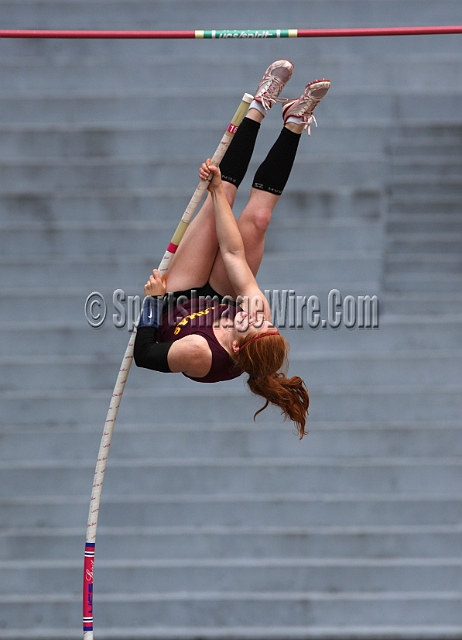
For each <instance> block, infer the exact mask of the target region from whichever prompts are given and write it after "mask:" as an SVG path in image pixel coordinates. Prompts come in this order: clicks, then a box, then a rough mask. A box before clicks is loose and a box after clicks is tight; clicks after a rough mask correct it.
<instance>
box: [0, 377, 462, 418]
mask: <svg viewBox="0 0 462 640" xmlns="http://www.w3.org/2000/svg"><path fill="white" fill-rule="evenodd" d="M293 373H295V374H296V373H297V369H296V368H295V367H293ZM151 379H152V387H151V388H149V389H145V390H142V389H140V390H135V389H128V390H127V391H126V392H125V394H124V401H123V403H122V406H121V410H120V415H119V420H125V421H132V422H148V421H149V420H150V419H152V402H153V398H154V397H155V380H156V376H155V374H154V373H153V374H152V375H151ZM305 382H306V383H307V385H308V388H309V390H310V394H311V406H310V415H311V417H312V418H313V419H314V420H316V419H317V420H320V419H324V420H329V421H334V422H335V421H339V420H341V419H344V417H345V416H346V415H349V416H350V417H351V418H352V419H353V420H357V421H365V420H367V419H373V420H378V421H385V420H390V421H392V422H396V421H398V422H399V421H402V420H405V421H415V420H431V421H437V420H456V419H457V418H458V417H460V411H461V401H460V393H461V388H460V384H458V383H457V382H452V383H448V384H446V385H442V384H440V385H438V386H437V387H435V386H433V385H418V383H416V384H415V385H412V386H411V385H409V386H399V387H395V386H372V387H364V386H351V387H346V386H345V385H342V386H334V385H331V386H329V387H316V386H315V385H316V375H315V373H313V376H312V377H310V378H308V379H307V380H306V381H305ZM191 385H192V383H191ZM239 385H242V386H239ZM243 385H244V382H243V380H241V379H239V380H238V381H237V383H236V384H235V385H232V386H231V385H228V386H227V391H226V393H221V390H218V389H216V390H215V392H214V394H213V395H211V394H210V393H209V392H208V391H204V390H202V389H199V388H198V387H197V384H196V386H194V387H193V386H190V387H188V390H187V391H188V395H186V390H185V391H184V392H183V393H182V396H181V397H178V395H177V394H175V402H173V403H172V402H170V404H169V406H166V405H164V406H162V407H159V410H158V411H157V413H156V419H158V420H164V421H178V422H181V421H182V420H184V416H185V415H188V419H189V420H192V421H194V422H196V421H198V420H201V419H202V420H203V421H204V422H205V423H209V422H215V421H216V420H217V419H218V417H219V416H224V415H226V416H229V417H230V418H232V419H234V420H235V419H236V417H235V416H236V410H237V405H239V407H240V410H241V412H242V413H243V414H245V416H249V420H251V418H252V416H253V415H254V413H255V412H256V411H257V410H258V409H260V408H261V406H262V403H261V402H258V401H257V400H256V398H252V397H250V395H248V394H249V392H248V391H245V390H244V389H243ZM108 391H110V390H106V391H105V392H103V391H93V390H87V391H84V390H76V391H73V392H71V391H68V390H54V389H51V390H47V391H44V390H43V391H37V392H34V393H32V392H29V393H26V392H17V391H9V392H3V393H2V403H3V407H4V416H5V417H4V419H5V420H6V422H7V423H8V424H20V425H24V424H29V423H30V422H31V421H33V420H34V416H36V415H37V412H40V417H41V421H43V422H46V423H48V424H50V425H56V424H60V423H63V422H64V423H69V422H72V421H73V420H75V419H76V416H78V420H79V422H80V421H81V422H84V423H90V422H92V421H94V420H95V417H96V418H97V417H98V416H100V419H101V421H103V420H104V418H105V416H106V413H107V410H108V406H109V399H110V398H108ZM198 393H200V396H199V395H198ZM166 395H167V392H166V391H165V392H164V396H166ZM192 397H194V399H195V402H192ZM199 398H200V403H201V404H202V406H199V404H200V403H199ZM266 414H267V418H266V419H271V420H272V421H273V422H274V421H277V420H278V418H279V419H280V420H281V422H282V419H281V418H280V417H279V415H278V412H277V411H276V409H267V410H266ZM257 420H258V421H259V420H262V421H264V420H265V418H261V417H258V418H257ZM286 428H287V429H288V430H290V429H291V427H290V426H289V425H287V427H286Z"/></svg>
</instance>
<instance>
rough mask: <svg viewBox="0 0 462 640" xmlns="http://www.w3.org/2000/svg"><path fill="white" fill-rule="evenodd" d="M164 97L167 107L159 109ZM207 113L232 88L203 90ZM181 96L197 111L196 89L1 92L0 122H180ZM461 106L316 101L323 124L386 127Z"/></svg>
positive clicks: (459, 96) (365, 96)
mask: <svg viewBox="0 0 462 640" xmlns="http://www.w3.org/2000/svg"><path fill="white" fill-rule="evenodd" d="M169 98H176V99H170V100H169V101H168V109H166V107H165V103H166V100H167V99H169ZM208 98H209V102H207V116H208V118H210V119H212V120H217V119H218V118H223V114H225V113H228V111H229V109H230V105H231V104H238V103H239V100H240V98H241V95H239V94H238V93H237V92H236V91H235V90H229V89H228V90H224V89H220V90H216V89H215V90H213V91H209V92H208ZM184 99H187V100H188V109H189V110H190V111H191V112H194V113H201V111H202V109H203V100H204V99H203V97H202V95H200V94H199V93H196V94H195V95H194V94H193V95H191V92H190V91H188V90H184V93H183V94H179V93H178V90H177V89H175V90H170V91H169V92H168V93H167V92H163V95H162V97H160V96H159V95H158V94H157V93H156V92H154V91H152V90H150V89H144V90H142V91H138V92H132V93H131V95H130V96H129V97H126V96H125V95H124V94H123V93H114V92H107V93H106V95H103V94H102V92H99V91H98V92H97V91H94V92H91V91H88V92H87V93H86V94H79V95H78V96H68V95H67V94H66V92H57V93H55V94H51V93H49V94H43V93H35V94H34V93H29V94H23V95H21V96H20V97H19V96H18V97H16V96H15V95H12V96H10V97H7V96H5V95H3V99H2V101H1V103H0V120H1V121H2V123H3V124H13V123H17V124H19V123H23V124H27V125H30V124H38V123H41V124H56V123H60V124H61V123H75V122H84V123H87V124H94V125H95V124H99V125H102V124H104V125H107V124H108V123H114V122H117V123H122V122H138V121H144V122H150V121H152V120H153V119H155V120H156V121H158V122H172V120H179V121H182V120H183V118H184V106H183V103H184ZM461 105H462V93H461V92H459V91H457V89H456V88H455V87H452V88H451V92H447V93H445V95H444V99H442V98H441V96H440V95H439V94H438V95H431V96H429V95H428V93H424V92H419V91H413V92H407V93H400V94H399V95H394V94H392V93H391V92H390V91H388V90H386V91H384V90H381V91H380V90H378V89H377V90H367V89H366V88H364V89H363V90H362V95H361V100H358V96H357V91H352V92H350V91H347V90H346V89H345V90H343V91H340V90H339V91H337V92H332V94H329V99H328V100H326V101H325V103H324V102H323V103H322V110H323V126H325V127H326V128H327V127H328V125H329V121H330V120H335V121H337V120H340V121H345V120H348V119H356V120H358V119H361V118H366V119H370V116H371V113H372V114H374V117H375V119H376V121H381V122H383V121H385V122H386V123H387V124H389V125H391V124H392V123H393V121H394V118H395V114H396V113H397V112H399V114H400V117H401V118H402V119H403V120H418V121H425V120H433V119H434V117H435V113H438V118H439V120H440V121H441V122H446V123H457V122H458V119H459V114H460V111H461Z"/></svg>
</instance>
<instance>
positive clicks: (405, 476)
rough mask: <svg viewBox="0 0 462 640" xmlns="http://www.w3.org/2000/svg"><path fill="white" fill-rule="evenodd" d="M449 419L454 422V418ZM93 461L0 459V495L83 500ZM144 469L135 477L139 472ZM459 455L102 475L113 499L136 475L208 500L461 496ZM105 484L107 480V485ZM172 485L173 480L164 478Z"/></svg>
mask: <svg viewBox="0 0 462 640" xmlns="http://www.w3.org/2000/svg"><path fill="white" fill-rule="evenodd" d="M454 419H455V418H454ZM94 466H95V463H94V462H93V463H92V462H88V461H82V460H74V461H70V460H65V461H57V460H54V459H52V460H37V461H16V460H13V461H2V462H1V463H0V479H1V489H0V491H1V495H2V496H4V497H6V496H8V497H9V498H14V497H20V496H22V495H29V496H31V497H32V496H40V495H43V493H53V491H54V492H55V493H58V491H59V487H63V488H65V491H66V495H82V494H83V495H84V494H85V493H86V490H87V487H88V478H89V477H90V478H91V473H92V470H94ZM144 469H146V470H149V471H148V472H144V473H142V472H143V470H144ZM461 469H462V457H460V456H459V457H457V456H453V457H442V458H436V457H430V458H424V457H422V456H416V457H409V458H407V457H399V458H394V457H384V458H380V457H374V458H372V457H371V458H367V459H364V458H343V459H339V458H312V459H309V460H299V459H293V458H259V459H250V460H249V459H246V458H229V459H223V458H222V459H220V460H210V459H203V460H199V459H191V460H187V459H182V460H178V459H169V458H165V459H163V460H160V459H154V458H143V459H139V458H135V459H132V460H129V459H120V458H119V459H117V458H114V457H112V459H111V464H110V468H108V470H107V471H106V478H107V484H108V485H110V486H111V487H112V491H113V492H114V491H117V493H121V492H124V491H127V490H129V488H130V487H134V486H137V483H138V482H139V478H140V475H141V474H142V477H143V491H145V492H147V493H149V492H160V493H163V494H164V495H171V496H175V495H178V494H181V495H191V494H197V493H203V494H204V493H205V494H207V493H208V494H216V493H217V492H221V493H237V492H240V493H242V492H245V491H249V492H250V493H258V492H262V493H264V491H262V488H265V489H266V490H267V488H268V487H269V486H273V487H277V489H278V491H280V492H287V493H289V492H290V491H291V490H292V489H293V488H294V487H300V486H301V485H302V484H303V483H305V485H306V486H309V487H310V490H312V491H314V492H318V493H319V492H320V491H326V492H331V493H340V492H345V493H353V494H354V493H364V491H363V487H365V486H367V487H368V492H369V493H392V494H393V493H396V492H403V493H410V494H412V493H419V491H420V488H421V487H423V486H426V487H428V489H427V491H428V494H429V495H433V496H435V495H439V494H442V493H444V492H445V490H446V488H447V487H451V490H452V491H453V492H455V493H456V492H458V491H461V486H462V480H461ZM109 478H110V479H109ZM172 478H174V479H175V481H173V480H172Z"/></svg>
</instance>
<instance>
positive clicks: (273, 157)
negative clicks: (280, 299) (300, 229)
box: [134, 60, 330, 438]
mask: <svg viewBox="0 0 462 640" xmlns="http://www.w3.org/2000/svg"><path fill="white" fill-rule="evenodd" d="M292 70H293V65H292V63H291V62H290V61H288V60H277V61H276V62H274V63H273V64H272V65H270V66H269V67H268V69H267V70H266V72H265V74H264V76H263V78H262V80H261V81H260V83H259V85H258V88H257V91H256V93H255V98H254V101H253V102H252V104H251V105H250V108H249V111H248V114H247V117H246V118H244V120H243V121H242V123H241V125H240V126H239V129H238V130H237V132H236V134H235V136H234V139H233V140H232V142H231V144H230V146H229V148H228V150H227V152H226V154H225V156H224V158H223V160H222V161H221V165H220V168H218V167H214V166H212V165H211V164H210V160H207V161H206V162H204V163H203V164H202V166H201V168H200V170H199V176H200V178H201V180H208V181H209V186H208V191H209V194H208V196H207V199H206V201H205V203H204V205H203V206H202V208H201V210H200V211H199V213H198V214H197V216H196V217H195V219H194V220H193V221H192V223H191V224H190V226H189V228H188V229H187V231H186V233H185V236H184V238H183V240H182V242H181V244H180V246H179V247H178V251H177V252H176V254H175V256H174V257H173V259H172V262H171V266H170V267H169V270H168V274H167V277H166V280H165V281H163V280H162V279H161V277H160V275H159V272H158V271H157V269H155V270H154V271H153V272H152V275H151V276H150V277H149V280H148V281H147V283H146V285H145V287H144V293H145V296H147V297H146V298H145V301H144V304H143V310H142V314H141V319H140V323H139V326H138V330H137V335H136V341H135V346H134V357H135V363H136V364H137V366H139V367H145V368H147V369H153V370H155V371H161V372H165V373H169V372H174V373H177V372H181V373H183V374H184V375H185V376H187V377H189V378H191V379H192V380H195V381H197V382H204V383H211V382H219V381H222V380H231V379H233V378H236V377H238V376H240V375H241V374H242V373H244V372H245V373H247V374H248V380H247V384H248V386H249V388H250V390H251V391H252V392H253V393H255V394H257V395H259V396H261V397H262V398H263V399H264V400H265V404H264V406H263V407H262V408H261V409H260V410H259V411H257V412H256V414H255V416H256V415H257V414H258V413H260V411H263V410H264V409H266V407H267V406H268V404H269V403H271V404H273V405H275V406H277V407H279V408H280V409H281V412H282V414H283V416H284V417H285V418H289V419H290V420H292V421H293V422H294V423H295V425H296V427H297V430H298V433H299V435H300V438H302V437H303V436H304V434H305V423H306V416H307V413H308V405H309V396H308V391H307V388H306V386H305V383H304V382H303V380H302V379H301V378H299V377H298V376H293V377H291V378H288V377H286V375H285V373H284V372H283V369H285V367H286V366H287V358H288V351H289V344H288V343H287V341H286V340H285V339H284V338H283V337H282V336H281V335H280V333H279V331H278V330H277V329H276V328H275V327H274V325H273V324H272V322H271V311H270V307H269V304H268V301H267V300H266V298H265V296H264V294H263V293H262V291H261V290H260V288H259V286H258V284H257V282H256V279H255V276H256V275H257V272H258V269H259V266H260V263H261V261H262V258H263V251H264V244H265V233H266V229H267V228H268V225H269V223H270V220H271V215H272V213H273V210H274V207H275V205H276V203H277V201H278V200H279V197H280V195H281V194H282V192H283V190H284V187H285V185H286V183H287V180H288V178H289V175H290V172H291V169H292V165H293V162H294V160H295V155H296V152H297V148H298V144H299V141H300V137H301V134H302V132H303V130H304V129H308V135H309V134H310V125H311V123H312V122H313V121H314V122H316V121H315V118H314V115H313V111H314V109H315V107H316V106H317V104H318V103H319V102H320V100H321V99H322V98H323V97H324V95H325V94H326V92H327V91H328V89H329V87H330V82H329V81H328V80H325V79H323V80H315V81H313V82H310V83H309V84H308V85H307V86H306V88H305V90H304V92H303V94H302V95H301V96H300V97H299V98H297V99H292V100H287V101H284V105H283V109H282V116H283V120H284V127H283V129H282V131H281V133H280V135H279V137H278V139H277V140H276V142H275V144H274V145H273V147H272V148H271V150H270V151H269V153H268V155H267V157H266V159H265V160H264V162H263V163H262V164H261V165H260V167H259V168H258V170H257V172H256V174H255V177H254V181H253V184H252V189H251V194H250V199H249V202H248V204H247V205H246V207H245V208H244V210H243V211H242V213H241V215H240V216H239V218H238V220H237V221H236V219H235V217H234V214H233V212H232V206H233V204H234V199H235V196H236V192H237V189H238V187H239V185H240V183H241V181H242V179H243V178H244V175H245V173H246V171H247V168H248V166H249V162H250V159H251V156H252V152H253V149H254V146H255V141H256V138H257V134H258V131H259V128H260V123H261V122H262V120H263V118H264V116H265V114H266V112H267V111H268V110H269V109H270V108H271V107H272V106H273V105H274V104H275V103H276V102H277V101H278V99H279V95H280V93H281V91H282V89H283V87H284V85H285V84H286V82H287V81H288V80H289V79H290V77H291V75H292ZM279 101H281V102H282V101H283V100H282V99H279ZM220 169H221V171H220ZM167 291H168V292H171V293H168V294H166V292H167Z"/></svg>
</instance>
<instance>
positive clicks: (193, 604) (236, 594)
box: [0, 586, 462, 639]
mask: <svg viewBox="0 0 462 640" xmlns="http://www.w3.org/2000/svg"><path fill="white" fill-rule="evenodd" d="M172 591H173V590H171V591H170V592H168V593H167V594H161V593H160V592H159V591H157V592H152V593H149V592H148V593H135V594H130V596H128V597H127V595H126V593H124V592H116V593H114V594H103V595H102V596H101V600H100V599H99V598H98V606H97V607H95V618H96V620H98V621H99V624H100V625H101V627H100V626H96V624H95V628H96V630H97V631H96V632H99V633H102V634H103V635H102V637H104V638H111V637H112V638H113V637H117V638H142V637H144V638H146V637H162V638H167V637H168V638H197V637H201V638H209V637H210V638H214V637H220V636H221V635H222V634H223V631H224V629H223V626H224V625H226V626H225V629H226V633H227V637H231V638H239V637H241V638H242V637H244V638H252V637H254V638H264V637H268V638H280V637H281V633H282V632H284V637H285V638H300V637H305V638H306V637H311V638H317V637H319V638H321V637H323V636H324V634H325V633H326V631H327V632H330V633H332V632H333V630H334V628H335V627H334V625H339V626H340V627H341V628H342V635H338V636H336V637H340V638H341V637H345V638H346V637H352V634H361V635H360V637H365V636H366V635H368V637H379V636H378V631H379V629H380V633H382V634H383V633H384V632H387V636H388V637H397V636H395V635H394V634H393V631H392V633H391V634H390V631H391V629H390V628H385V629H384V628H383V626H382V627H381V626H380V625H384V621H386V620H389V619H392V620H393V621H394V623H395V625H402V627H400V631H401V633H403V632H404V633H405V634H406V636H405V637H421V635H420V634H421V633H422V630H423V629H425V631H427V632H428V633H432V632H433V634H435V635H433V636H428V637H438V636H441V634H442V633H444V630H446V633H447V631H448V629H450V630H451V631H452V633H453V634H455V633H456V632H457V631H459V630H461V629H462V624H461V615H460V603H461V601H462V594H461V593H460V592H457V591H456V592H447V591H444V590H442V589H434V590H432V589H431V590H429V591H427V592H426V593H424V592H422V593H409V592H406V591H405V590H400V591H399V592H391V593H390V594H389V595H388V594H387V595H384V594H383V593H377V592H375V593H374V594H373V595H372V594H367V595H366V594H364V593H362V592H346V593H345V592H340V593H339V594H335V595H333V594H332V593H331V594H329V593H327V592H323V591H321V590H319V591H317V590H315V587H313V588H311V589H310V590H309V592H308V593H306V592H304V590H303V589H299V588H297V587H294V591H291V592H288V593H282V592H281V591H280V590H278V589H277V586H276V588H275V590H274V591H265V592H252V591H250V590H247V589H245V588H243V589H242V590H234V589H231V590H228V589H222V590H221V591H219V592H217V593H213V592H211V591H210V590H206V589H201V591H200V592H199V593H194V594H190V593H185V592H184V591H180V590H178V592H174V591H173V592H172ZM24 600H25V602H24V604H23V603H22V602H20V601H19V597H18V596H17V595H15V596H14V597H11V598H8V599H6V598H5V600H4V602H5V604H3V603H2V604H3V606H2V609H3V611H2V613H3V612H4V613H5V618H6V621H7V624H8V625H10V624H11V625H14V624H16V625H17V624H18V616H19V619H21V615H19V614H20V612H21V605H22V606H23V607H24V623H25V624H31V621H33V620H34V617H35V619H37V617H38V615H39V611H43V610H44V611H45V614H44V620H46V621H47V622H48V620H49V619H50V617H51V618H52V619H53V620H55V621H56V623H57V625H56V626H57V630H58V633H63V631H64V629H65V628H66V626H69V627H70V628H71V629H73V628H74V625H75V626H77V625H76V622H77V615H76V614H74V615H73V614H72V613H71V611H72V607H70V606H69V605H70V604H75V603H76V602H75V601H76V599H75V597H74V596H73V594H72V592H69V591H67V593H66V592H64V594H63V595H62V596H61V597H59V596H51V597H49V598H46V597H45V596H42V597H40V596H39V597H34V598H25V599H24ZM0 602H1V601H0ZM5 605H7V606H5ZM8 605H9V607H10V610H9V611H8ZM422 609H424V610H425V614H424V615H422V611H421V610H422ZM333 611H334V612H335V613H332V612H333ZM53 614H54V615H53ZM96 616H97V617H96ZM326 618H327V619H329V621H330V623H331V625H332V626H331V627H328V628H327V629H326V627H325V626H324V625H323V622H324V620H325V619H326ZM170 620H175V622H176V625H178V626H174V627H171V626H170V625H169V622H170ZM294 620H297V622H298V621H300V622H299V626H296V627H295V628H294V627H292V624H293V621H294ZM278 623H279V624H281V626H278ZM58 625H59V626H58ZM150 625H152V626H150ZM154 625H156V626H154ZM157 625H158V626H157ZM167 625H168V626H167ZM183 625H184V626H183ZM196 625H198V626H196ZM266 625H267V626H266ZM273 625H274V626H273ZM282 625H287V626H282ZM358 625H361V626H358ZM367 625H379V629H377V630H376V634H377V635H376V636H374V634H373V633H372V635H370V634H371V630H372V629H371V627H370V626H367ZM18 626H19V625H18ZM133 626H135V629H136V631H135V632H133ZM23 628H24V627H23ZM16 629H17V627H16ZM114 629H117V632H116V633H117V635H116V636H114ZM394 629H395V632H394V633H397V629H396V627H394ZM20 630H21V627H19V629H17V630H16V633H18V631H19V632H20ZM407 630H409V631H407ZM47 632H49V627H48V625H47V624H46V622H44V623H42V624H40V626H39V627H38V633H42V634H45V633H47ZM406 632H407V633H406ZM459 632H460V631H459ZM412 634H415V635H412ZM7 637H8V636H7ZM10 637H11V636H10ZM14 637H17V638H18V639H19V638H21V636H20V635H19V636H14ZM36 637H37V638H42V637H45V636H44V635H40V636H36ZM48 637H49V636H48ZM57 637H59V638H61V637H63V636H57ZM68 637H69V636H68ZM70 637H72V638H74V637H77V636H74V635H72V636H70ZM382 637H383V635H382ZM445 637H454V638H455V637H456V636H455V635H446V634H445Z"/></svg>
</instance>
